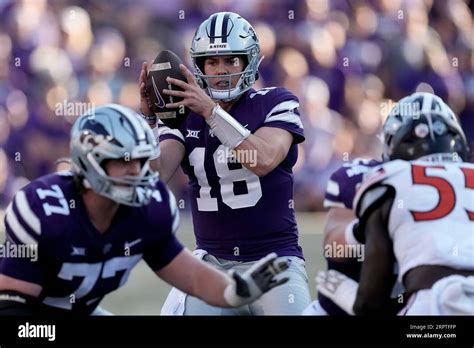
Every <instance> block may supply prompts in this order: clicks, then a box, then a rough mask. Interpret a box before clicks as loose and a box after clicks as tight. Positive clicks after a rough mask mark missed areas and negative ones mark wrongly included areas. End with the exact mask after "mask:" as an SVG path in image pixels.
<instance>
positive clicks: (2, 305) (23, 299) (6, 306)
mask: <svg viewBox="0 0 474 348" xmlns="http://www.w3.org/2000/svg"><path fill="white" fill-rule="evenodd" d="M35 303H36V299H35V298H33V297H31V296H28V295H24V294H22V293H21V292H18V291H14V290H0V316H30V315H33V314H34V304H35Z"/></svg>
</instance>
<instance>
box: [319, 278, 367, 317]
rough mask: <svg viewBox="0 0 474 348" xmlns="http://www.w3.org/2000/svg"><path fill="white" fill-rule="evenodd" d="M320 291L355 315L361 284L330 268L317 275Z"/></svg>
mask: <svg viewBox="0 0 474 348" xmlns="http://www.w3.org/2000/svg"><path fill="white" fill-rule="evenodd" d="M316 284H317V285H316V288H317V289H318V291H319V292H320V293H321V294H323V295H324V296H326V297H327V298H329V299H330V300H332V301H333V302H334V303H335V304H337V305H338V306H339V307H341V308H342V309H343V310H344V311H345V312H347V313H348V314H350V315H354V310H353V307H354V303H355V299H356V295H357V288H358V286H359V284H358V283H357V282H356V281H354V280H353V279H351V278H349V277H347V276H346V275H344V274H342V273H340V272H338V271H335V270H332V269H330V270H329V271H327V272H319V273H318V275H317V276H316Z"/></svg>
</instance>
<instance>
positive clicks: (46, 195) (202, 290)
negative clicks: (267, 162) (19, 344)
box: [0, 104, 287, 315]
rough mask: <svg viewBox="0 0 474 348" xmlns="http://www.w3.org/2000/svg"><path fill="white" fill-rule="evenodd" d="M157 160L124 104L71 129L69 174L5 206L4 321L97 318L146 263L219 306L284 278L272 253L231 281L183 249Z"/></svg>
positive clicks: (0, 273) (0, 283)
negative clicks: (105, 300)
mask: <svg viewBox="0 0 474 348" xmlns="http://www.w3.org/2000/svg"><path fill="white" fill-rule="evenodd" d="M158 155H159V147H157V146H156V141H155V139H154V135H153V133H152V131H151V129H150V128H149V126H148V125H147V124H146V122H145V121H143V119H142V118H141V117H140V116H139V115H138V114H137V113H135V112H133V111H132V110H130V109H127V108H125V107H121V106H119V105H114V104H109V105H105V106H101V107H99V108H96V109H95V111H94V112H93V113H90V114H85V115H83V116H81V117H80V118H79V119H78V120H77V121H76V122H75V124H74V126H73V128H72V130H71V161H72V171H70V172H69V171H63V172H60V173H55V174H51V175H47V176H44V177H41V178H39V179H37V180H34V181H32V182H31V183H30V184H28V185H27V186H25V187H24V188H23V189H22V190H20V191H18V192H17V194H16V195H15V198H14V200H13V202H12V203H11V204H10V205H9V207H8V208H7V211H6V215H5V227H6V234H7V239H6V241H5V243H4V245H3V247H8V250H16V252H15V253H11V252H9V253H8V255H6V254H5V253H3V255H2V257H1V258H0V315H30V314H42V313H53V314H54V313H58V314H78V315H88V314H91V313H94V311H95V310H96V309H97V307H98V304H99V303H100V301H101V300H102V298H103V297H104V296H105V295H106V294H108V293H110V292H111V291H113V290H115V289H117V288H119V287H120V286H122V285H123V284H124V283H125V282H126V281H127V278H128V276H129V274H130V271H131V270H132V268H133V267H134V266H135V265H136V264H137V263H138V262H139V261H140V260H141V259H144V260H145V262H146V263H147V264H148V265H149V267H150V268H151V269H152V270H153V271H154V272H155V273H156V274H157V275H158V276H159V277H160V278H162V279H163V280H165V281H167V282H168V283H170V284H171V285H173V286H176V287H177V288H179V289H181V290H183V291H185V292H187V293H190V294H192V295H193V296H196V297H197V298H200V299H202V300H203V301H206V302H208V303H210V304H212V305H216V306H222V307H230V306H242V305H243V304H246V303H248V302H250V301H252V300H255V299H257V298H258V297H259V296H260V295H261V294H262V293H263V292H266V291H268V290H269V289H271V288H273V287H274V286H277V285H279V284H280V283H281V282H284V281H285V279H281V278H279V280H276V279H275V275H277V274H279V273H281V271H283V270H285V269H286V268H287V262H286V260H277V259H276V255H275V254H269V255H268V256H266V257H265V258H264V259H262V260H260V261H259V262H256V263H255V265H254V267H252V268H250V269H249V270H248V271H246V272H245V273H243V274H237V273H235V272H234V273H232V274H231V276H229V275H227V274H225V273H223V272H220V271H217V270H216V269H215V268H213V267H210V266H209V265H207V264H206V263H204V262H202V261H200V260H198V259H197V258H195V257H194V256H193V255H192V254H191V252H190V251H188V250H186V249H185V248H183V246H182V245H181V243H180V242H179V241H178V240H177V239H176V237H175V231H176V229H177V227H178V223H179V212H178V208H177V206H176V200H175V198H174V196H173V194H172V193H171V192H170V191H169V190H168V189H167V187H166V186H165V185H164V184H163V183H161V182H160V181H158V174H157V173H156V172H153V171H152V170H151V169H150V166H149V162H150V159H153V158H156V157H157V156H158ZM5 250H6V249H5ZM29 256H32V257H29Z"/></svg>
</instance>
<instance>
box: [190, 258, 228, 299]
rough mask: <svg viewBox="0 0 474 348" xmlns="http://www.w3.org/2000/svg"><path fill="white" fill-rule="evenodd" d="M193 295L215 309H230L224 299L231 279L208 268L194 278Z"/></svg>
mask: <svg viewBox="0 0 474 348" xmlns="http://www.w3.org/2000/svg"><path fill="white" fill-rule="evenodd" d="M194 281H195V286H194V295H195V296H196V297H198V298H200V299H201V300H203V301H204V302H206V303H208V304H210V305H212V306H217V307H231V306H230V304H229V303H228V302H227V300H226V299H225V297H224V292H225V289H226V288H227V286H229V285H230V284H231V282H232V280H231V278H230V277H229V276H228V275H226V274H225V273H223V272H220V271H218V270H216V269H214V268H211V267H208V268H207V269H205V270H203V271H202V272H201V274H200V275H199V276H198V277H196V278H195V280H194Z"/></svg>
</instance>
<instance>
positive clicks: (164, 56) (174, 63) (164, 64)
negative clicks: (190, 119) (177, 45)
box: [146, 50, 189, 128]
mask: <svg viewBox="0 0 474 348" xmlns="http://www.w3.org/2000/svg"><path fill="white" fill-rule="evenodd" d="M182 63H183V62H182V61H181V59H180V58H179V57H178V56H177V55H176V54H175V53H173V52H172V51H169V50H164V51H161V52H160V53H159V54H158V56H156V58H155V60H154V61H153V64H152V65H151V66H150V67H149V69H148V76H147V82H146V90H147V95H148V97H149V98H150V101H151V108H152V111H153V113H154V114H155V115H156V116H157V117H158V118H159V119H160V120H161V121H162V122H163V123H164V124H166V125H167V126H168V127H170V128H177V127H179V125H180V124H181V123H182V122H183V121H184V120H185V119H186V116H187V115H188V113H189V109H188V108H186V107H185V106H184V105H181V106H179V107H177V108H172V109H169V108H167V107H166V104H168V103H179V102H180V101H181V100H183V98H179V97H174V96H171V95H167V94H164V93H163V89H174V90H177V91H182V90H183V89H182V88H180V87H178V86H176V85H173V84H170V83H168V82H167V81H166V78H167V77H168V76H169V77H172V78H175V79H178V80H181V81H184V82H187V80H186V78H185V77H184V75H183V74H182V73H181V70H179V65H180V64H182Z"/></svg>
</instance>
